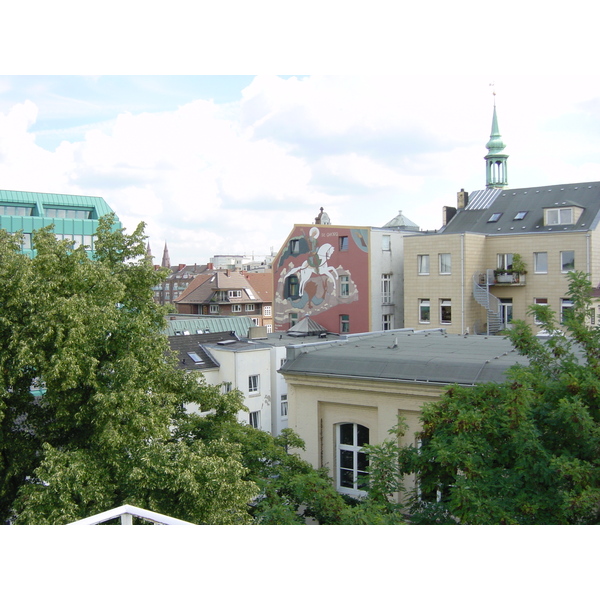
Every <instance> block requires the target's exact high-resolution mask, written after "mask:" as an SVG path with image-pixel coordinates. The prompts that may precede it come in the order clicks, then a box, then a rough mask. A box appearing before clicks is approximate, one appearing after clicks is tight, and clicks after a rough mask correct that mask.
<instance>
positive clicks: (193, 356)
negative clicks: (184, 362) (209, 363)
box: [187, 352, 204, 365]
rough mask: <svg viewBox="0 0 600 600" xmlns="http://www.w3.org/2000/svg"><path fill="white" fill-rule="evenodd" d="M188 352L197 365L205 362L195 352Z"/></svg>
mask: <svg viewBox="0 0 600 600" xmlns="http://www.w3.org/2000/svg"><path fill="white" fill-rule="evenodd" d="M187 354H188V356H189V357H190V358H191V359H192V360H193V361H194V364H195V365H203V364H204V361H203V360H202V359H201V358H200V357H199V356H198V355H197V354H196V353H195V352H188V353H187Z"/></svg>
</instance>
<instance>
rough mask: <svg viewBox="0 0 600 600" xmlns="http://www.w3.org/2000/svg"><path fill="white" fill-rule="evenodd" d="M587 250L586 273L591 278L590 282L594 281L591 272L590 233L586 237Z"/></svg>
mask: <svg viewBox="0 0 600 600" xmlns="http://www.w3.org/2000/svg"><path fill="white" fill-rule="evenodd" d="M585 250H586V257H585V261H586V264H585V266H586V271H587V274H588V277H589V278H590V281H591V280H592V270H591V264H590V263H591V256H590V253H591V249H590V234H589V233H588V234H587V235H586V236H585Z"/></svg>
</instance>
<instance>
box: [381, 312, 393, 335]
mask: <svg viewBox="0 0 600 600" xmlns="http://www.w3.org/2000/svg"><path fill="white" fill-rule="evenodd" d="M381 329H382V330H383V331H389V330H390V329H394V315H382V317H381Z"/></svg>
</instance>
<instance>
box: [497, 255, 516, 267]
mask: <svg viewBox="0 0 600 600" xmlns="http://www.w3.org/2000/svg"><path fill="white" fill-rule="evenodd" d="M512 264H513V255H512V254H498V268H499V269H512Z"/></svg>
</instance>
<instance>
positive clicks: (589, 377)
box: [402, 273, 600, 524]
mask: <svg viewBox="0 0 600 600" xmlns="http://www.w3.org/2000/svg"><path fill="white" fill-rule="evenodd" d="M568 293H569V297H570V298H571V299H572V300H573V309H572V310H570V311H568V313H567V314H565V315H563V319H564V323H563V324H562V325H561V324H560V323H558V322H557V318H556V315H555V314H554V312H553V311H551V310H550V309H549V307H546V306H544V307H543V306H532V307H531V309H530V311H531V314H534V315H535V317H536V320H537V321H538V322H540V323H542V326H543V328H544V329H545V330H546V331H547V332H548V333H549V334H550V337H549V338H548V339H547V340H543V339H540V338H538V337H536V335H535V334H534V333H533V331H532V329H531V327H530V326H528V325H527V324H526V323H524V322H522V321H517V322H515V323H514V329H513V330H512V331H510V332H509V334H508V335H509V337H510V339H511V341H512V343H513V345H514V347H515V348H516V349H517V351H518V352H519V353H521V354H523V355H525V356H527V357H528V359H529V366H527V367H514V368H513V369H512V370H511V371H510V373H509V377H508V379H507V381H506V382H505V383H503V384H493V383H488V384H480V385H476V386H474V387H471V388H462V387H459V386H452V387H450V388H449V389H448V390H447V391H446V393H445V394H444V396H443V397H442V398H441V400H440V401H439V402H437V403H432V404H430V405H428V406H427V407H425V408H424V409H423V415H422V422H423V432H422V436H421V441H422V443H421V447H420V448H419V449H416V448H412V449H411V456H410V457H409V458H408V459H407V460H405V461H404V463H403V465H402V468H403V470H404V472H410V471H413V472H415V473H417V475H418V480H419V486H418V489H417V490H416V491H415V493H414V494H413V498H412V514H413V519H414V520H415V521H416V522H425V523H427V522H429V523H440V522H458V523H465V524H498V523H509V524H510V523H514V524H585V523H597V522H598V521H599V517H600V330H599V329H598V328H597V327H592V326H590V324H589V322H590V321H589V316H590V310H591V308H590V298H591V286H590V283H589V280H588V277H587V275H586V274H584V273H571V274H569V292H568Z"/></svg>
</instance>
